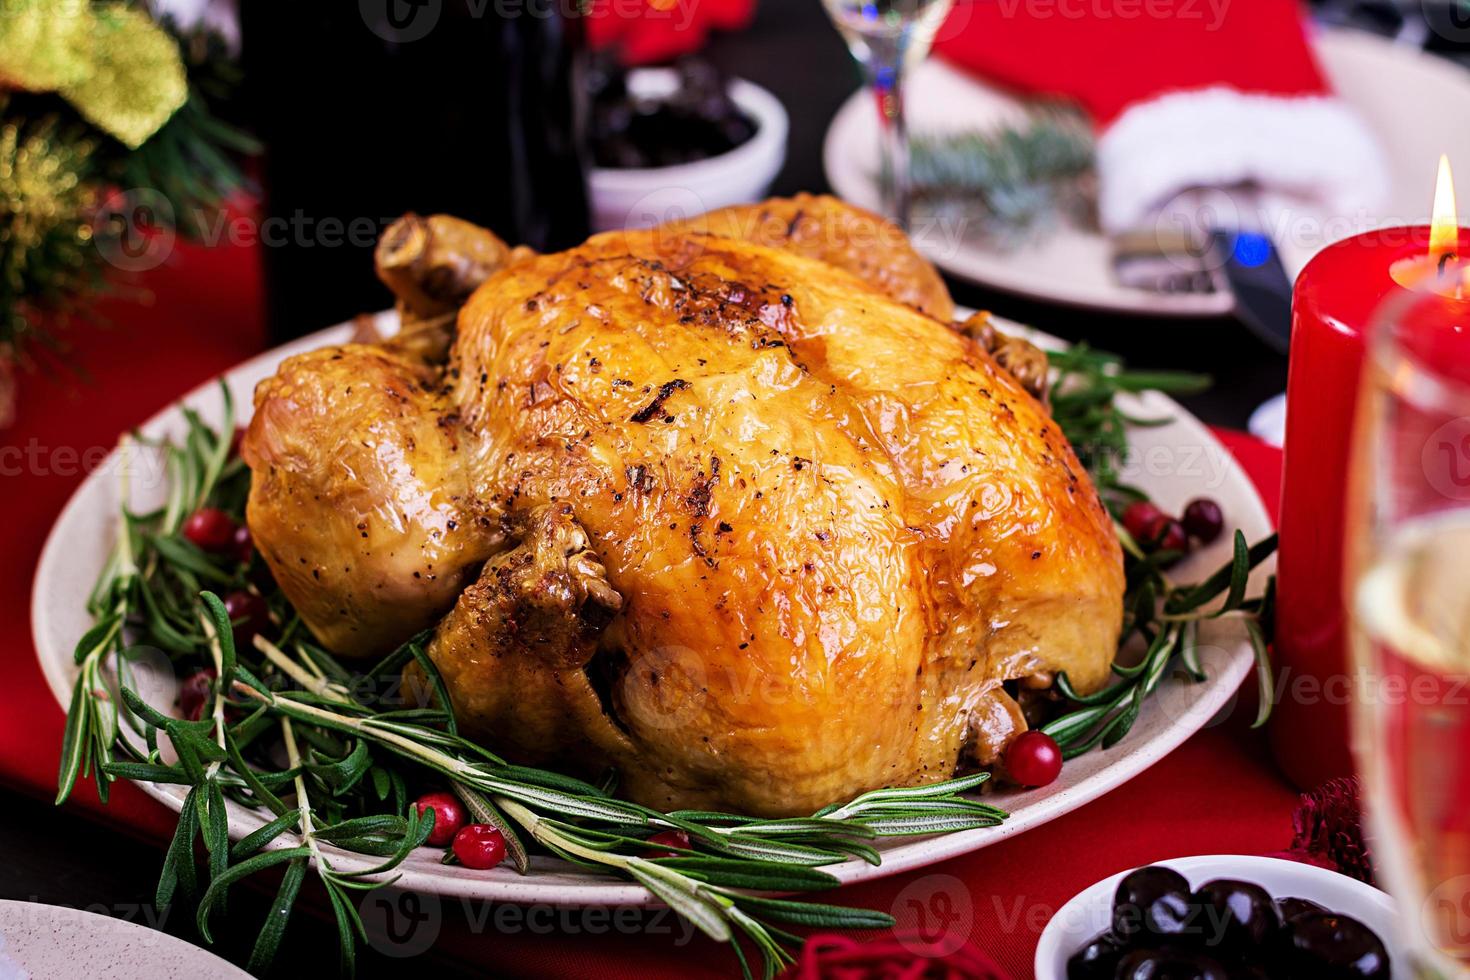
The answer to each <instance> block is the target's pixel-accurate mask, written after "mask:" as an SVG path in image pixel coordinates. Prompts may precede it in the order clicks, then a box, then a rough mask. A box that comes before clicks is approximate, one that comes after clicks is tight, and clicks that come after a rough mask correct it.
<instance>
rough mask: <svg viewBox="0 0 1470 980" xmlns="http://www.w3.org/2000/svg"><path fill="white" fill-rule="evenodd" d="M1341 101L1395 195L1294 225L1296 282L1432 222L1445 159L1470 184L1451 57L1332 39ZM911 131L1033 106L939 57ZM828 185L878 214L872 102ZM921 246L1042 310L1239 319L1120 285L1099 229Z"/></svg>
mask: <svg viewBox="0 0 1470 980" xmlns="http://www.w3.org/2000/svg"><path fill="white" fill-rule="evenodd" d="M1314 47H1315V48H1316V51H1317V55H1318V58H1319V60H1320V61H1321V64H1322V67H1323V70H1324V71H1325V72H1326V73H1327V75H1328V77H1329V78H1330V79H1331V81H1332V85H1333V87H1334V88H1335V89H1336V91H1337V93H1338V94H1339V95H1340V96H1341V97H1342V98H1343V99H1344V100H1346V101H1347V103H1348V104H1349V105H1351V106H1352V107H1353V108H1354V109H1355V110H1356V111H1357V112H1358V113H1359V115H1360V116H1361V117H1362V118H1363V119H1364V121H1365V122H1366V123H1367V124H1368V127H1369V128H1370V129H1371V130H1372V131H1373V132H1374V133H1375V134H1376V135H1377V137H1378V141H1379V145H1380V146H1381V147H1382V149H1383V153H1384V156H1385V158H1386V160H1387V164H1388V168H1389V177H1390V184H1391V192H1390V196H1389V199H1388V201H1387V202H1386V203H1385V205H1384V207H1383V208H1382V209H1381V211H1380V212H1379V213H1375V214H1363V215H1352V216H1344V217H1339V218H1323V217H1321V216H1316V215H1312V214H1309V213H1307V212H1306V211H1305V210H1302V211H1299V212H1297V213H1295V214H1293V216H1292V218H1291V220H1290V223H1289V227H1287V228H1285V229H1284V231H1285V233H1284V234H1278V235H1276V236H1275V237H1276V244H1277V245H1278V247H1279V249H1280V253H1281V259H1282V263H1283V264H1284V265H1285V266H1286V270H1287V272H1288V274H1290V275H1292V276H1295V275H1296V273H1297V272H1299V271H1300V270H1301V267H1302V266H1303V265H1305V264H1306V262H1307V260H1308V259H1310V258H1311V257H1312V256H1313V255H1315V254H1316V253H1317V251H1318V250H1320V249H1321V248H1322V247H1323V246H1325V245H1328V244H1331V243H1332V242H1333V241H1336V240H1338V239H1341V238H1346V237H1348V236H1349V235H1352V234H1356V233H1358V232H1360V231H1367V230H1370V229H1372V228H1379V227H1386V226H1390V225H1408V224H1419V223H1427V222H1428V220H1429V211H1430V205H1431V202H1432V198H1433V194H1434V175H1435V167H1436V165H1437V162H1438V160H1439V155H1440V154H1441V153H1445V154H1448V155H1449V158H1450V162H1451V163H1452V164H1453V165H1454V168H1455V170H1456V171H1457V172H1458V173H1460V174H1470V127H1467V126H1465V125H1464V124H1463V120H1465V119H1470V72H1467V71H1465V69H1463V68H1461V67H1459V66H1458V65H1455V64H1452V63H1450V62H1449V61H1446V60H1445V59H1443V58H1438V57H1435V56H1433V55H1429V54H1425V53H1423V52H1421V51H1418V50H1416V49H1413V48H1405V47H1400V46H1398V45H1394V44H1391V43H1390V42H1388V41H1385V40H1383V39H1382V38H1379V37H1375V36H1374V35H1371V34H1366V33H1363V32H1361V31H1353V30H1346V29H1335V30H1327V31H1323V32H1322V33H1321V34H1320V35H1319V36H1318V37H1316V39H1315V41H1314ZM907 91H908V96H907V99H906V104H907V107H908V115H909V127H910V130H911V131H912V132H913V133H915V134H922V133H945V132H954V131H957V130H975V129H981V130H983V129H987V128H990V127H994V126H996V125H1000V124H1003V123H1005V122H1013V121H1016V120H1018V119H1019V118H1021V117H1023V116H1024V115H1025V103H1024V102H1022V101H1021V100H1019V99H1017V98H1016V97H1015V96H1014V95H1011V94H1008V93H1007V92H1005V91H1003V90H1001V89H997V88H992V87H990V86H988V85H986V84H985V83H983V82H981V81H978V80H977V79H975V78H974V76H972V75H969V74H966V73H964V72H962V71H960V70H959V69H957V68H955V67H953V66H951V65H949V64H948V63H946V62H944V61H943V60H942V59H940V58H937V57H936V58H931V59H929V60H928V61H926V62H925V63H923V64H922V65H920V66H919V67H918V68H917V69H916V70H915V71H914V72H913V77H912V79H910V81H909V82H908V87H907ZM823 159H824V163H825V166H826V172H827V182H828V183H830V184H831V185H832V188H833V190H835V191H836V193H837V194H838V195H840V196H841V197H843V198H845V199H847V200H849V201H852V202H853V203H855V204H858V205H861V206H863V207H867V208H874V209H876V208H878V206H879V203H880V202H879V194H878V188H877V185H876V183H875V182H874V180H873V175H874V174H875V173H877V172H878V118H877V113H876V112H875V111H874V109H873V100H872V98H871V97H870V96H868V95H867V93H865V92H858V93H856V94H854V95H853V96H852V97H851V98H850V99H848V101H847V102H846V103H844V104H843V106H842V108H841V109H840V110H838V112H837V115H836V116H834V117H833V119H832V124H831V127H830V128H829V129H828V130H827V138H826V143H825V146H824V148H823ZM914 231H915V235H914V240H915V244H916V245H917V246H918V248H919V250H920V251H922V252H924V253H925V255H927V256H928V258H929V259H930V260H931V261H933V262H934V263H935V264H936V265H938V266H939V267H940V268H942V269H944V271H946V272H948V273H950V274H952V275H955V276H958V277H959V278H961V279H966V280H969V281H971V282H975V283H979V284H980V285H983V286H989V287H992V288H995V289H1002V290H1005V291H1007V292H1011V293H1016V294H1018V295H1021V296H1026V297H1030V298H1033V299H1039V300H1044V301H1047V302H1054V303H1066V304H1069V305H1073V306H1081V307H1087V308H1090V309H1098V310H1108V311H1112V312H1118V313H1146V314H1156V315H1160V316H1184V317H1205V316H1218V315H1222V314H1225V313H1228V312H1229V311H1230V309H1231V306H1232V305H1233V300H1232V298H1231V297H1230V296H1229V295H1228V294H1225V293H1212V294H1208V295H1165V294H1162V293H1154V292H1149V291H1147V290H1142V289H1129V288H1128V287H1126V286H1122V285H1119V284H1118V283H1117V282H1116V281H1115V280H1114V279H1113V274H1112V269H1111V266H1110V255H1111V252H1110V248H1109V245H1108V241H1107V239H1106V238H1104V237H1103V236H1102V235H1101V234H1099V233H1098V232H1097V231H1095V230H1090V229H1084V228H1080V227H1075V226H1072V225H1067V224H1058V226H1057V227H1056V228H1055V230H1054V231H1049V233H1048V234H1047V235H1045V236H1044V237H1038V238H1035V239H1034V240H1032V241H1029V242H1025V243H1021V244H1016V245H1004V246H1001V245H995V244H987V243H985V242H982V241H979V240H976V239H973V238H965V237H964V236H961V235H959V234H957V233H956V229H955V226H954V223H952V222H951V223H931V224H929V225H928V226H927V227H916V228H915V229H914Z"/></svg>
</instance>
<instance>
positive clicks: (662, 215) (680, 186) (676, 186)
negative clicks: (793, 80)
mask: <svg viewBox="0 0 1470 980" xmlns="http://www.w3.org/2000/svg"><path fill="white" fill-rule="evenodd" d="M678 85H679V75H678V73H677V72H676V71H674V69H672V68H640V69H637V70H636V71H633V72H630V73H629V75H628V90H629V92H630V93H632V94H633V95H634V96H638V97H641V98H657V97H659V96H664V95H668V94H669V93H671V92H674V91H675V90H676V89H677V88H678ZM730 97H731V98H732V99H734V101H735V104H736V105H738V106H739V107H740V108H741V109H742V110H744V112H745V114H746V115H748V116H749V117H750V118H751V119H752V120H753V121H754V122H755V124H756V130H755V135H754V136H752V137H751V138H750V139H748V140H746V141H745V142H744V143H742V144H740V145H739V146H737V147H735V149H733V150H731V151H730V152H728V153H722V154H720V155H719V156H715V157H710V158H709V159H707V160H698V161H696V162H694V163H684V164H680V165H678V166H674V167H648V168H628V169H612V168H606V167H594V168H593V169H592V171H591V173H590V174H589V175H588V187H589V189H590V192H591V197H592V227H593V230H594V231H611V230H613V229H617V228H651V227H653V226H654V225H659V224H664V223H666V222H669V221H678V220H680V219H683V218H690V217H693V216H694V215H697V214H703V213H704V212H706V211H713V210H715V209H716V208H724V207H729V206H730V205H732V204H747V203H749V202H751V201H759V200H761V199H763V198H764V197H765V196H766V190H767V189H768V188H769V187H770V186H771V181H773V180H775V179H776V174H777V173H778V172H779V171H780V169H781V165H782V164H783V163H785V162H786V135H787V131H788V128H789V126H790V123H789V121H788V120H787V117H786V110H785V109H784V108H783V107H782V105H781V101H780V100H779V99H777V98H776V97H775V96H774V95H772V94H771V93H770V92H767V91H766V90H765V89H763V88H761V87H760V86H759V85H756V84H755V83H753V82H747V81H745V80H743V79H739V78H737V79H733V80H731V82H730Z"/></svg>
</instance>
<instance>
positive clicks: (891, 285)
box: [660, 194, 954, 323]
mask: <svg viewBox="0 0 1470 980" xmlns="http://www.w3.org/2000/svg"><path fill="white" fill-rule="evenodd" d="M660 230H661V232H663V233H664V234H667V235H670V236H678V235H682V234H685V233H697V234H708V235H716V236H719V237H721V238H738V239H740V240H741V241H747V242H751V243H753V244H756V245H765V246H767V247H768V248H779V249H781V250H783V251H786V252H796V253H797V254H799V255H805V256H807V257H808V258H813V259H820V260H822V261H823V262H826V263H827V264H828V265H835V266H837V268H839V269H846V270H847V271H848V272H851V273H852V274H853V275H855V276H857V277H858V278H859V279H861V280H863V281H864V282H866V283H867V284H868V285H869V286H872V287H873V288H874V289H876V290H878V291H879V292H881V293H884V294H886V295H888V296H891V297H892V298H894V299H896V300H898V301H899V302H900V303H906V304H907V305H909V306H912V307H913V308H914V309H916V310H921V311H923V312H924V313H927V314H929V315H930V316H932V317H934V318H935V319H936V320H940V321H943V322H944V323H948V322H949V321H950V320H952V319H954V301H953V300H952V299H950V297H949V290H948V289H946V288H945V286H944V280H943V279H941V278H940V277H939V272H938V271H937V270H936V269H935V268H934V266H933V265H931V264H930V263H929V260H928V259H925V258H924V257H923V256H922V255H920V254H919V253H918V252H916V251H914V247H913V245H912V244H910V242H909V239H908V236H907V235H905V234H904V233H903V232H902V231H901V230H899V228H898V227H897V226H895V225H894V224H893V223H892V222H889V221H887V220H885V219H883V218H880V217H879V216H878V215H876V214H873V213H872V212H871V211H865V210H863V209H862V208H859V207H854V206H853V205H851V204H848V203H846V202H844V201H841V200H838V199H837V198H835V197H832V196H830V195H827V194H820V195H818V194H798V195H796V196H795V197H775V198H771V199H770V200H768V201H762V202H760V203H759V204H737V205H735V206H734V207H728V208H721V209H720V210H718V211H711V212H709V213H707V214H701V215H697V216H696V217H693V218H689V219H688V220H686V221H681V222H676V223H674V224H668V225H664V226H663V227H662V228H661V229H660Z"/></svg>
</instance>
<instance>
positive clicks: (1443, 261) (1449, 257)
mask: <svg viewBox="0 0 1470 980" xmlns="http://www.w3.org/2000/svg"><path fill="white" fill-rule="evenodd" d="M1459 258H1460V257H1459V256H1458V255H1456V254H1455V253H1454V252H1446V253H1444V254H1443V255H1441V256H1440V257H1439V275H1441V276H1442V275H1444V267H1445V266H1447V265H1449V264H1450V263H1451V262H1455V261H1458V260H1459Z"/></svg>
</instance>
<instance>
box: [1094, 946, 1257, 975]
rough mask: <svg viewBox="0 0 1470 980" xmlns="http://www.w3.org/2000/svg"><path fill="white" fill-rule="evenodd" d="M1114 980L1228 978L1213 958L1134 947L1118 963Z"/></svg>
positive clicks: (1185, 951) (1169, 950)
mask: <svg viewBox="0 0 1470 980" xmlns="http://www.w3.org/2000/svg"><path fill="white" fill-rule="evenodd" d="M1114 976H1115V977H1116V978H1117V980H1230V974H1229V973H1227V972H1226V971H1225V968H1224V967H1223V966H1221V965H1220V964H1219V963H1218V962H1216V961H1215V960H1212V959H1210V958H1209V957H1208V956H1206V955H1204V954H1203V953H1197V952H1194V951H1193V950H1188V949H1174V948H1169V949H1135V950H1134V951H1133V952H1131V953H1129V954H1128V955H1127V956H1125V957H1123V962H1121V963H1119V964H1118V972H1117V973H1115V974H1114Z"/></svg>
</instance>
